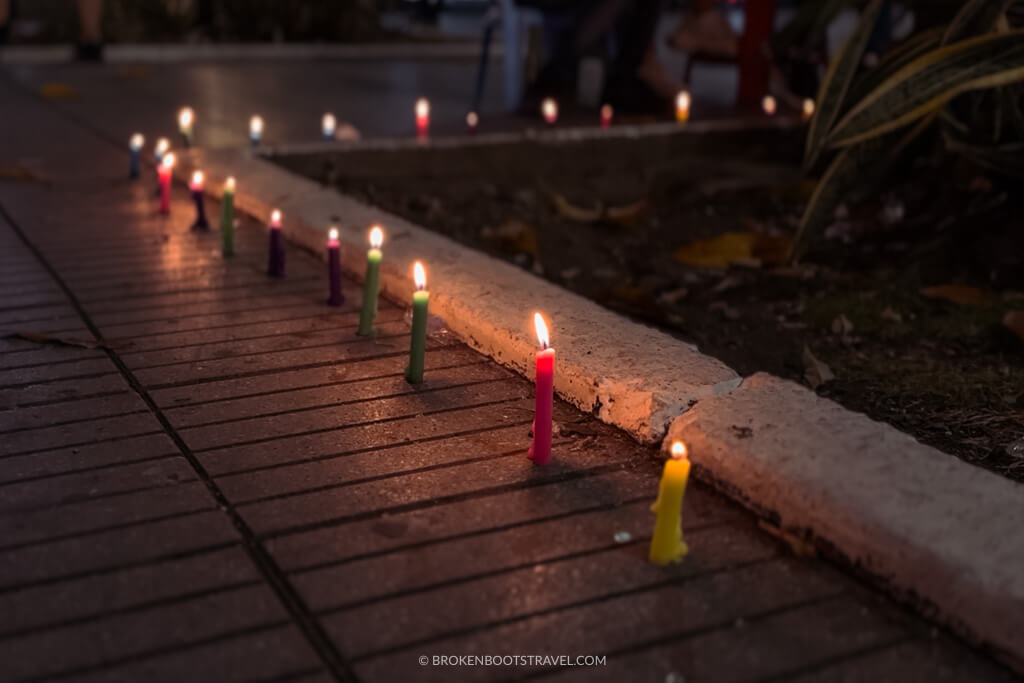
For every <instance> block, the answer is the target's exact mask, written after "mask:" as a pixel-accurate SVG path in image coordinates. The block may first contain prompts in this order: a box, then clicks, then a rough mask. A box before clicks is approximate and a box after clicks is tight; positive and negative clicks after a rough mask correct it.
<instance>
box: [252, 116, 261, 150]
mask: <svg viewBox="0 0 1024 683" xmlns="http://www.w3.org/2000/svg"><path fill="white" fill-rule="evenodd" d="M262 137H263V117H262V116H253V117H252V118H251V119H249V142H251V143H252V146H253V147H259V145H260V139H261V138H262Z"/></svg>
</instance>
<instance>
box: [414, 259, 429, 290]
mask: <svg viewBox="0 0 1024 683" xmlns="http://www.w3.org/2000/svg"><path fill="white" fill-rule="evenodd" d="M412 279H413V280H414V281H415V282H416V290H417V291H423V290H424V289H426V288H427V272H426V271H425V270H423V264H422V263H420V262H419V261H417V262H416V264H415V265H414V266H413V267H412Z"/></svg>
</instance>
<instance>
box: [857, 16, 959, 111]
mask: <svg viewBox="0 0 1024 683" xmlns="http://www.w3.org/2000/svg"><path fill="white" fill-rule="evenodd" d="M945 30H946V29H945V28H944V27H942V26H935V27H933V28H930V29H926V30H924V31H920V32H918V33H915V34H914V35H913V36H911V37H910V38H907V39H906V40H904V41H903V42H902V43H900V44H899V45H896V46H895V47H894V48H892V49H891V50H889V51H888V52H886V53H885V56H884V57H883V58H882V61H881V63H880V64H879V65H878V66H877V67H876V68H874V69H868V70H866V71H864V72H863V73H862V74H861V75H860V76H859V77H858V78H857V79H856V80H855V81H854V82H853V85H851V86H850V95H849V97H848V98H847V100H848V101H849V102H853V103H854V104H856V103H857V102H860V101H861V100H863V99H864V98H865V97H867V96H868V95H869V94H871V91H873V90H874V89H875V88H877V87H878V86H880V85H881V84H882V83H884V82H885V79H886V78H888V77H889V76H890V75H891V74H894V73H896V72H897V71H899V70H900V69H902V68H903V67H904V66H906V65H907V64H910V63H911V62H912V61H914V60H915V59H917V58H918V57H920V56H921V55H923V54H925V53H927V52H929V51H930V50H934V49H935V48H936V47H938V46H939V42H940V41H941V40H942V34H943V33H944V32H945Z"/></svg>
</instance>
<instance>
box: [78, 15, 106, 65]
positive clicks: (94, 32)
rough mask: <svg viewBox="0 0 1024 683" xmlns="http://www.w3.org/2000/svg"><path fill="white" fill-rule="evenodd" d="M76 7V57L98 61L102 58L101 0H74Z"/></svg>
mask: <svg viewBox="0 0 1024 683" xmlns="http://www.w3.org/2000/svg"><path fill="white" fill-rule="evenodd" d="M75 6H76V7H77V8H78V30H79V34H78V58H79V59H81V60H85V61H99V60H101V59H102V58H103V31H102V21H103V0H75Z"/></svg>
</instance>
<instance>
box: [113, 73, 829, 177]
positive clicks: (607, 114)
mask: <svg viewBox="0 0 1024 683" xmlns="http://www.w3.org/2000/svg"><path fill="white" fill-rule="evenodd" d="M692 101H693V98H692V97H691V95H690V92H689V91H687V90H682V91H680V92H679V94H678V95H677V96H676V100H675V115H676V121H678V122H680V123H686V122H687V121H689V120H690V106H691V104H692ZM761 108H762V110H763V111H764V113H765V114H766V115H768V116H774V115H775V113H776V112H777V111H778V102H777V101H776V99H775V97H773V96H772V95H765V96H764V98H763V99H762V100H761ZM540 110H541V116H542V118H543V119H544V121H545V123H547V124H548V125H554V124H555V123H557V121H558V102H557V101H556V100H555V99H554V98H552V97H546V98H544V99H543V100H542V101H541V105H540ZM614 113H615V112H614V109H613V108H612V106H611V105H610V104H605V105H603V106H602V107H601V109H600V123H601V127H602V128H609V127H611V125H612V118H613V116H614ZM802 113H803V116H804V118H805V119H807V118H810V117H811V116H812V115H813V114H814V100H812V99H805V100H804V101H803V107H802ZM415 116H416V133H417V135H418V136H419V137H421V138H424V137H427V136H428V135H429V133H430V101H429V100H427V99H426V98H424V97H421V98H420V99H418V100H416V106H415ZM194 125H195V112H194V111H193V110H192V109H191V108H190V107H184V108H183V109H181V111H179V112H178V130H179V132H180V133H181V137H182V140H183V142H184V145H185V147H189V146H191V144H192V136H193V130H194ZM479 125H480V115H479V114H477V113H476V112H475V111H471V112H469V113H468V114H466V129H467V130H468V131H469V132H470V133H475V132H476V130H477V127H478V126H479ZM263 128H264V122H263V117H262V116H259V115H254V116H252V117H251V118H250V119H249V141H250V142H251V143H252V145H253V146H254V147H256V146H259V144H260V142H261V141H262V140H263ZM337 128H338V119H337V117H335V116H334V114H332V113H330V112H327V113H326V114H324V115H323V117H322V118H321V122H320V129H321V133H322V135H323V137H324V139H325V140H333V139H334V137H335V133H336V131H337ZM157 144H158V146H159V145H160V144H163V145H164V147H165V148H166V147H167V146H168V143H166V139H165V138H161V139H160V141H158V143H157ZM141 147H142V139H141V136H139V135H136V136H133V137H132V141H131V149H132V152H133V164H136V165H137V162H138V159H137V154H138V152H139V150H140V149H141ZM133 168H134V166H133ZM133 173H134V174H136V175H137V173H138V170H137V168H136V170H135V171H134V172H133Z"/></svg>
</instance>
